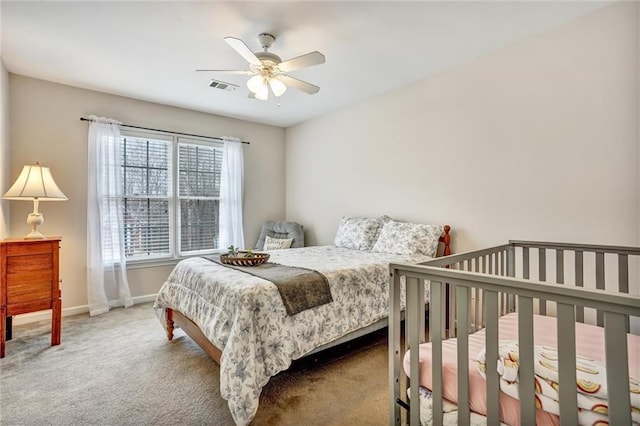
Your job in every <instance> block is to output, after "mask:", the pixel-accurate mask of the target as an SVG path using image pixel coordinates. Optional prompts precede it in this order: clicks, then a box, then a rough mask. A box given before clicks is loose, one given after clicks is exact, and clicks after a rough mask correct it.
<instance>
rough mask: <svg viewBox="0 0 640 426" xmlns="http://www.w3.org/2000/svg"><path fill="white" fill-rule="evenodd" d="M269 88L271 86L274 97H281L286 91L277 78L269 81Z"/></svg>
mask: <svg viewBox="0 0 640 426" xmlns="http://www.w3.org/2000/svg"><path fill="white" fill-rule="evenodd" d="M269 86H271V90H273V94H274V95H276V96H282V95H284V92H286V91H287V86H285V85H284V83H283V82H281V81H280V80H278V79H277V78H272V79H271V80H269Z"/></svg>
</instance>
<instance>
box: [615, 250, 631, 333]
mask: <svg viewBox="0 0 640 426" xmlns="http://www.w3.org/2000/svg"><path fill="white" fill-rule="evenodd" d="M618 291H619V292H620V293H627V294H628V293H629V256H628V255H626V254H619V255H618ZM625 322H626V324H627V325H626V327H625V328H626V330H627V333H628V332H629V317H628V316H627V317H626V320H625Z"/></svg>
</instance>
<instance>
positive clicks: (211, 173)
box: [178, 139, 223, 253]
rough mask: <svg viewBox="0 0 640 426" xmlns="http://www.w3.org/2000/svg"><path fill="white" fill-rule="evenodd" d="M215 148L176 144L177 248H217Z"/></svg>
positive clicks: (218, 150) (219, 152)
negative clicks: (178, 243) (178, 218)
mask: <svg viewBox="0 0 640 426" xmlns="http://www.w3.org/2000/svg"><path fill="white" fill-rule="evenodd" d="M222 154H223V151H222V149H221V148H219V147H215V146H211V145H202V144H197V143H188V142H186V141H185V140H184V139H181V140H180V143H179V144H178V168H179V173H178V174H179V179H178V197H179V199H180V204H179V206H180V228H179V229H180V250H181V252H182V253H188V252H193V251H201V250H213V249H217V248H218V246H219V245H218V241H219V233H220V232H219V227H220V220H219V218H220V172H221V170H222Z"/></svg>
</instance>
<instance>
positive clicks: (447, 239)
mask: <svg viewBox="0 0 640 426" xmlns="http://www.w3.org/2000/svg"><path fill="white" fill-rule="evenodd" d="M449 231H451V227H450V226H449V225H445V226H444V235H443V236H442V237H440V241H442V242H443V243H444V251H443V252H442V255H443V256H449V255H450V254H451V246H450V244H451V235H449Z"/></svg>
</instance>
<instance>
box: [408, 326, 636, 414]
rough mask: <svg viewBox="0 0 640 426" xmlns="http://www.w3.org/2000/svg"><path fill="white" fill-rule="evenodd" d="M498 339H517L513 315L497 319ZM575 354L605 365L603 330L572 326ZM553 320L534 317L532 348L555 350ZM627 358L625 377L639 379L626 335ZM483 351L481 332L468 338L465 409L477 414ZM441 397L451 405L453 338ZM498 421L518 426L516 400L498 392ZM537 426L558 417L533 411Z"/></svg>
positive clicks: (425, 373)
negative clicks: (467, 404) (533, 345)
mask: <svg viewBox="0 0 640 426" xmlns="http://www.w3.org/2000/svg"><path fill="white" fill-rule="evenodd" d="M498 326H499V338H500V340H512V341H517V339H518V316H517V314H516V313H512V314H508V315H505V316H503V317H501V318H500V319H499V322H498ZM575 326H576V354H577V355H578V356H583V357H587V358H589V359H592V360H594V361H596V362H598V363H601V364H604V363H605V354H604V329H603V328H601V327H596V326H592V325H588V324H583V323H576V324H575ZM555 329H556V319H555V318H553V317H546V316H540V315H534V336H535V337H534V339H535V344H536V345H541V346H545V347H548V348H557V340H556V339H557V336H556V333H555ZM627 345H628V355H629V375H630V377H633V378H638V377H640V337H639V336H635V335H631V334H628V335H627ZM484 349H485V331H484V329H483V330H480V331H478V332H477V333H474V334H471V335H469V408H470V409H471V410H472V411H474V412H476V413H479V414H482V415H485V414H486V413H487V407H486V382H485V380H484V378H483V376H482V374H481V373H480V371H479V370H478V368H477V367H476V359H477V357H478V354H480V353H481V352H482V351H483V350H484ZM442 351H443V360H444V361H443V396H444V398H445V399H447V400H449V401H451V402H452V403H454V404H455V403H456V402H457V394H458V389H457V366H456V360H457V358H456V339H448V340H445V341H443V349H442ZM408 354H409V353H407V354H406V355H405V358H404V369H405V371H406V372H407V373H408V371H409V357H408ZM419 360H420V361H419V363H420V384H421V385H422V386H425V387H426V388H428V389H430V388H431V345H430V344H429V343H425V344H422V345H420V348H419ZM500 418H501V420H502V421H504V422H505V423H507V424H511V425H518V424H520V405H519V401H518V400H517V399H515V398H514V397H512V396H509V395H507V394H505V393H504V392H501V394H500ZM536 423H537V424H559V419H558V416H557V415H555V414H552V413H549V412H547V411H543V410H540V409H538V410H536Z"/></svg>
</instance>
